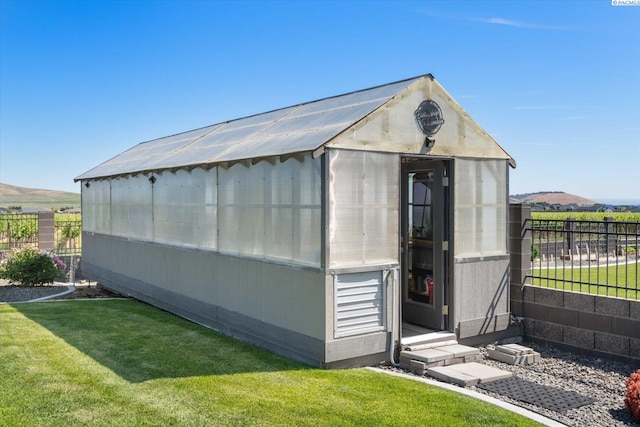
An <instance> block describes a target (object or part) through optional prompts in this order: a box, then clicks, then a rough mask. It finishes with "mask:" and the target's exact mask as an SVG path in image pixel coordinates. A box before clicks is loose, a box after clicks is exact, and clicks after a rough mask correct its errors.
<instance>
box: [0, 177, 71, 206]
mask: <svg viewBox="0 0 640 427" xmlns="http://www.w3.org/2000/svg"><path fill="white" fill-rule="evenodd" d="M9 206H22V207H23V208H36V207H43V208H56V209H60V208H62V207H76V208H79V207H80V193H68V192H65V191H55V190H41V189H36V188H24V187H16V186H15V185H8V184H1V183H0V207H4V208H6V207H9Z"/></svg>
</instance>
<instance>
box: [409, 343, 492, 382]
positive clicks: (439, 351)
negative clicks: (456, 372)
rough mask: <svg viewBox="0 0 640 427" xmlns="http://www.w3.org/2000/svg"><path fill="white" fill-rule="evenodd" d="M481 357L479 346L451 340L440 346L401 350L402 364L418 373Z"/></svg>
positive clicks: (475, 360)
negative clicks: (453, 342) (461, 343)
mask: <svg viewBox="0 0 640 427" xmlns="http://www.w3.org/2000/svg"><path fill="white" fill-rule="evenodd" d="M481 359H482V355H481V354H480V350H478V349H477V348H474V347H468V346H466V345H460V344H457V343H455V344H450V343H449V342H445V345H441V346H439V347H434V348H425V349H421V350H415V351H409V350H403V351H401V352H400V364H401V365H403V366H405V367H408V368H409V369H410V370H411V371H413V372H414V373H415V374H418V375H424V374H425V372H426V371H427V369H428V368H432V367H436V366H449V365H454V364H458V363H469V362H477V361H479V360H481Z"/></svg>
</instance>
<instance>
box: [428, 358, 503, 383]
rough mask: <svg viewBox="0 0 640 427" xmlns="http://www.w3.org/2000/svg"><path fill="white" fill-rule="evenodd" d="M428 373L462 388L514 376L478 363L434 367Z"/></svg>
mask: <svg viewBox="0 0 640 427" xmlns="http://www.w3.org/2000/svg"><path fill="white" fill-rule="evenodd" d="M426 373H427V375H429V376H431V377H433V378H436V379H438V380H440V381H444V382H448V383H451V384H457V385H459V386H462V387H471V386H474V385H477V384H482V383H487V382H491V381H496V380H501V379H504V378H509V377H511V376H512V373H511V372H507V371H503V370H502V369H497V368H493V367H491V366H487V365H483V364H481V363H477V362H471V363H464V364H459V365H451V366H434V367H432V368H428V369H427V372H426Z"/></svg>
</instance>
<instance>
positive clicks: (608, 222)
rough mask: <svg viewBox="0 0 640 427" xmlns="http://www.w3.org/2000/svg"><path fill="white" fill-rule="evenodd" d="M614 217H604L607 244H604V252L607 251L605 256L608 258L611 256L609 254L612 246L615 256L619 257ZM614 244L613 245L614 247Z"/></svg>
mask: <svg viewBox="0 0 640 427" xmlns="http://www.w3.org/2000/svg"><path fill="white" fill-rule="evenodd" d="M613 225H614V224H613V217H611V216H605V217H604V231H605V234H604V237H605V243H604V250H605V254H606V256H607V257H608V256H609V255H611V254H610V253H609V251H611V246H613V251H614V253H613V256H616V255H617V253H616V252H617V250H618V248H617V246H618V245H617V242H616V236H615V234H614V229H613ZM612 243H613V245H612Z"/></svg>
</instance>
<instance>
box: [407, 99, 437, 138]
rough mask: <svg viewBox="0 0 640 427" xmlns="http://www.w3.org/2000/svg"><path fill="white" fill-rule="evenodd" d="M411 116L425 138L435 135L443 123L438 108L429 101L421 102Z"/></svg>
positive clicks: (434, 103) (433, 102)
mask: <svg viewBox="0 0 640 427" xmlns="http://www.w3.org/2000/svg"><path fill="white" fill-rule="evenodd" d="M413 114H414V116H415V118H416V124H417V125H418V128H419V129H420V132H422V133H423V134H425V135H427V136H433V135H435V134H436V132H438V131H439V130H440V127H442V124H443V123H444V119H443V118H442V110H441V109H440V106H439V105H438V104H437V103H436V102H435V101H432V100H430V99H427V100H424V101H422V102H421V103H420V105H419V106H418V109H417V110H416V111H415V112H414V113H413Z"/></svg>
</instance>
